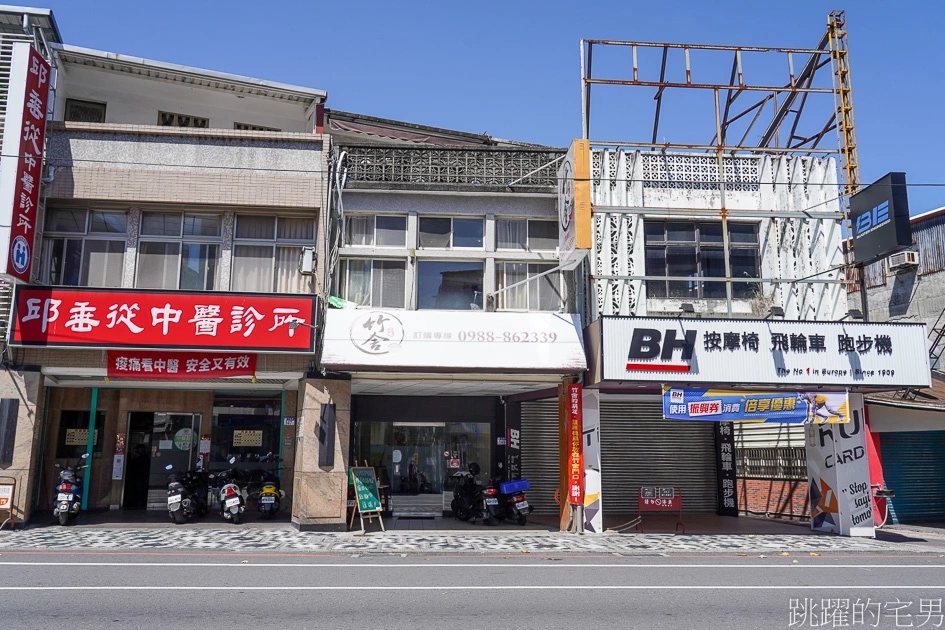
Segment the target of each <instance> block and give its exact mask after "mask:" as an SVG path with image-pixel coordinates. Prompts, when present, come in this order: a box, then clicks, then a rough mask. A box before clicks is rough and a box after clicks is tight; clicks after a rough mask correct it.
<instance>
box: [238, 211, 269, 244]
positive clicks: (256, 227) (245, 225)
mask: <svg viewBox="0 0 945 630" xmlns="http://www.w3.org/2000/svg"><path fill="white" fill-rule="evenodd" d="M275 233H276V218H275V217H260V216H254V215H249V214H241V215H239V216H238V217H236V238H245V239H254V240H257V241H271V240H272V237H273V235H274V234H275Z"/></svg>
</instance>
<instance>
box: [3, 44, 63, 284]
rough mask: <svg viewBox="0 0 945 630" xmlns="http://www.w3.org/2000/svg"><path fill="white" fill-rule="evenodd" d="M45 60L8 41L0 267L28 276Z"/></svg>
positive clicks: (39, 166) (43, 110)
mask: <svg viewBox="0 0 945 630" xmlns="http://www.w3.org/2000/svg"><path fill="white" fill-rule="evenodd" d="M50 78H51V77H50V73H49V63H47V62H46V60H45V59H43V57H42V55H40V54H39V53H38V52H37V51H36V49H35V48H33V47H32V46H31V45H30V44H28V43H23V42H16V43H14V44H13V57H12V59H11V62H10V74H9V83H8V84H7V90H6V95H5V97H6V98H5V102H6V116H5V119H4V123H3V146H2V154H3V159H2V160H0V273H5V274H8V275H11V276H13V277H14V278H17V279H19V280H22V281H23V282H29V281H30V267H31V265H32V260H33V243H34V240H35V238H36V224H37V220H36V219H37V206H38V204H39V188H40V180H41V179H42V171H43V148H44V147H43V143H44V142H45V138H46V109H47V105H48V100H49V80H50Z"/></svg>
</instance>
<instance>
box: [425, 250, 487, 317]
mask: <svg viewBox="0 0 945 630" xmlns="http://www.w3.org/2000/svg"><path fill="white" fill-rule="evenodd" d="M417 269H418V272H419V281H418V282H417V308H418V309H456V310H464V311H469V310H476V309H481V308H482V274H483V264H482V263H474V262H446V261H422V262H420V263H419V264H418V265H417Z"/></svg>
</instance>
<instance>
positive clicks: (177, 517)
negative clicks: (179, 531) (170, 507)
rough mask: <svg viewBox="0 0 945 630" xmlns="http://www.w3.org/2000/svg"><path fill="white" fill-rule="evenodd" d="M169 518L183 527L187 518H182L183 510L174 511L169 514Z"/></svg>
mask: <svg viewBox="0 0 945 630" xmlns="http://www.w3.org/2000/svg"><path fill="white" fill-rule="evenodd" d="M171 517H172V518H173V519H174V522H175V523H177V524H178V525H183V524H184V522H185V521H186V520H187V518H186V517H185V516H184V510H174V511H173V512H171Z"/></svg>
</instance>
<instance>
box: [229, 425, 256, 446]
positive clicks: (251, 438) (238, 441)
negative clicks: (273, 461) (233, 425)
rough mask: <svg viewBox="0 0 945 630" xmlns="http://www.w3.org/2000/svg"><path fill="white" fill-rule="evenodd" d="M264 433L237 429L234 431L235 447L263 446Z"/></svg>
mask: <svg viewBox="0 0 945 630" xmlns="http://www.w3.org/2000/svg"><path fill="white" fill-rule="evenodd" d="M262 443H263V432H262V431H248V430H245V429H236V430H235V431H233V446H262Z"/></svg>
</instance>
